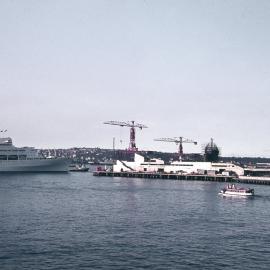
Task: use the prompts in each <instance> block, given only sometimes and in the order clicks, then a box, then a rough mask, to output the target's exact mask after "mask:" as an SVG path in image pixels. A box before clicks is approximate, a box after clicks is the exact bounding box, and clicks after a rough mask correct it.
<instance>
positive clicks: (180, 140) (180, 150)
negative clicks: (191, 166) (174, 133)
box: [155, 137, 197, 161]
mask: <svg viewBox="0 0 270 270" xmlns="http://www.w3.org/2000/svg"><path fill="white" fill-rule="evenodd" d="M155 141H161V142H174V143H176V144H178V145H179V147H178V154H179V160H180V161H182V159H183V156H184V153H183V143H193V144H195V145H196V144H197V142H195V141H193V140H190V139H186V138H184V137H173V138H160V139H155Z"/></svg>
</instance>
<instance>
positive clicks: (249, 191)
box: [218, 184, 254, 197]
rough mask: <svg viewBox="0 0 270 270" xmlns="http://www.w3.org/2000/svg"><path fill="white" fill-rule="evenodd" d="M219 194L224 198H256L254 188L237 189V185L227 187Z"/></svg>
mask: <svg viewBox="0 0 270 270" xmlns="http://www.w3.org/2000/svg"><path fill="white" fill-rule="evenodd" d="M218 194H220V195H222V196H244V197H247V196H254V189H253V188H243V187H236V186H235V184H232V185H227V187H225V188H223V189H222V190H221V191H220V192H219V193H218Z"/></svg>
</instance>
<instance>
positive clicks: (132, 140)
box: [103, 121, 147, 152]
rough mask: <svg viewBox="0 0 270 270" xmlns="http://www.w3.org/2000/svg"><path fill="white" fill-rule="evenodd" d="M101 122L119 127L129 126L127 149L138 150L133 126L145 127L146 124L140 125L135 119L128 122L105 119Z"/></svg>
mask: <svg viewBox="0 0 270 270" xmlns="http://www.w3.org/2000/svg"><path fill="white" fill-rule="evenodd" d="M103 124H107V125H115V126H120V127H129V128H130V138H129V148H128V150H129V151H132V152H136V151H138V148H137V147H136V141H135V140H136V130H135V128H140V129H143V128H147V126H145V125H142V124H137V123H135V121H130V122H119V121H107V122H104V123H103Z"/></svg>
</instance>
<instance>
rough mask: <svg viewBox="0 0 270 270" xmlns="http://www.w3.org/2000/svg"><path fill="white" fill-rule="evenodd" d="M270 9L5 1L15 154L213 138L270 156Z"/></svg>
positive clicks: (6, 91)
mask: <svg viewBox="0 0 270 270" xmlns="http://www.w3.org/2000/svg"><path fill="white" fill-rule="evenodd" d="M269 29H270V1H268V0H265V1H264V0H260V1H257V0H203V1H202V0H163V1H159V0H137V1H134V0H107V1H105V0H85V1H84V0H47V1H36V0H32V1H30V0H24V1H21V0H0V96H1V114H0V129H7V130H8V132H7V133H6V135H7V136H11V137H12V138H13V141H14V144H15V145H16V146H26V145H27V146H34V147H36V148H54V147H55V148H60V147H63V148H69V147H75V146H77V147H80V146H85V147H102V148H112V144H113V137H115V142H116V148H121V149H124V148H126V147H128V144H129V129H128V128H121V127H118V126H109V125H104V124H103V122H104V121H109V120H115V121H131V120H134V121H136V122H137V123H141V124H145V125H147V126H148V127H149V128H147V129H143V130H138V131H137V134H136V135H137V138H136V140H137V146H138V148H139V149H144V150H158V151H172V152H175V151H177V147H176V145H175V144H173V143H165V142H156V141H154V140H153V139H154V138H161V137H177V136H183V137H185V138H189V139H193V140H195V141H198V145H197V146H195V145H192V144H185V145H184V151H186V152H201V145H202V144H205V143H207V142H208V141H210V138H211V137H212V138H214V141H215V142H216V144H217V145H218V146H219V147H220V148H221V152H222V155H223V156H231V155H233V156H263V157H270V141H269V133H270V127H269V116H270V106H269V103H270V94H269V90H270V49H269V48H270V34H269Z"/></svg>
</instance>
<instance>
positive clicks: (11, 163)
mask: <svg viewBox="0 0 270 270" xmlns="http://www.w3.org/2000/svg"><path fill="white" fill-rule="evenodd" d="M69 164H70V161H69V160H68V159H66V158H44V157H42V156H40V154H39V152H38V150H37V149H35V148H34V147H16V146H14V145H13V143H12V139H11V138H10V137H6V138H0V173H1V172H68V166H69Z"/></svg>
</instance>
